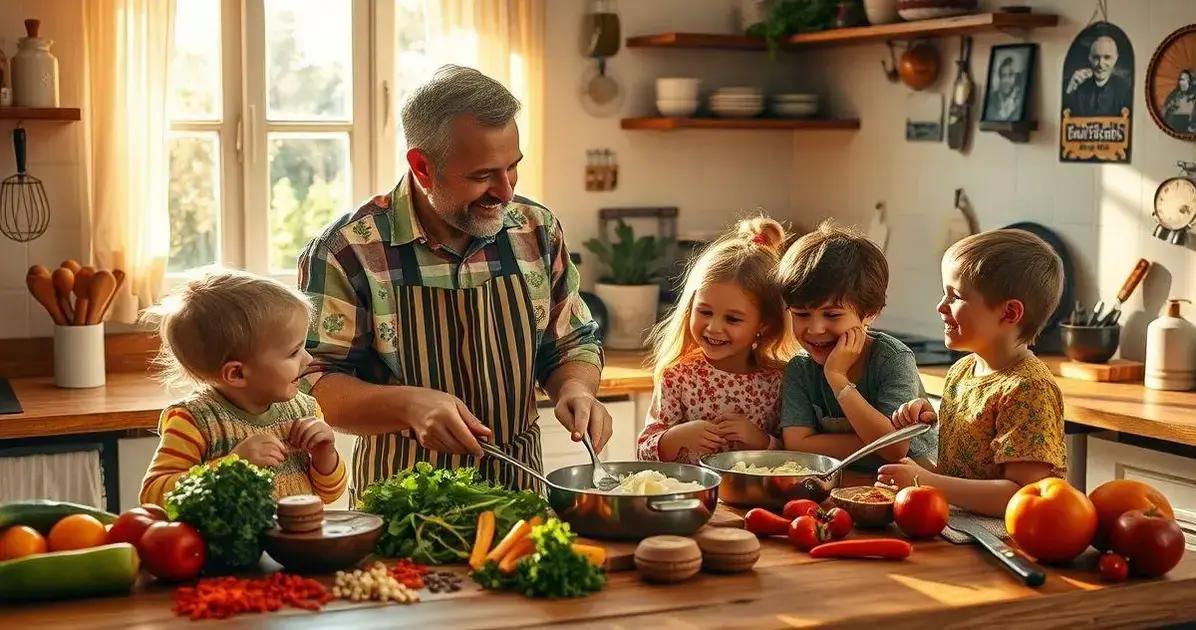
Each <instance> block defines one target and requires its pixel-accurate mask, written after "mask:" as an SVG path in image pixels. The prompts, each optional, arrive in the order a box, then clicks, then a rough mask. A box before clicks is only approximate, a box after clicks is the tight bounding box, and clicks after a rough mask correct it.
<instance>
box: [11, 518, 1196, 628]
mask: <svg viewBox="0 0 1196 630" xmlns="http://www.w3.org/2000/svg"><path fill="white" fill-rule="evenodd" d="M1095 560H1096V553H1095V551H1092V550H1089V553H1088V555H1087V556H1084V557H1081V559H1080V560H1078V561H1077V563H1076V565H1075V566H1074V567H1069V568H1065V569H1059V568H1048V577H1047V582H1046V584H1045V585H1044V586H1042V587H1041V588H1038V589H1031V588H1028V587H1026V586H1023V585H1022V584H1021V583H1020V582H1018V581H1017V580H1016V579H1015V578H1014V577H1013V576H1012V575H1011V574H1010V573H1009V572H1007V571H1006V570H1005V569H1003V568H1001V566H1000V565H999V564H998V563H997V562H996V561H995V560H994V559H993V558H991V557H989V556H988V555H987V554H985V553H984V552H983V551H982V550H981V548H979V547H976V546H970V545H953V544H951V543H949V542H946V541H944V540H941V539H939V540H934V541H930V542H920V543H916V544H915V549H914V553H913V555H912V556H910V558H909V559H907V560H903V561H873V560H811V559H810V557H809V556H808V555H807V554H804V553H799V552H797V551H795V550H794V549H793V548H792V547H791V546H790V545H789V544H788V543H787V542H785V541H784V540H783V539H775V540H767V541H764V549H763V552H762V554H761V557H760V561H759V563H758V564H757V565H756V568H755V570H754V571H751V572H748V573H744V574H739V575H731V576H720V575H712V574H707V573H699V574H698V575H697V576H696V577H694V578H693V579H691V580H689V581H686V582H683V583H681V584H674V585H653V584H648V583H645V582H643V581H642V580H641V579H640V577H639V575H638V574H637V573H636V572H635V571H627V572H620V573H612V574H610V575H609V582H608V584H607V587H606V589H605V590H604V591H602V592H600V593H597V594H595V595H592V596H590V597H586V598H583V599H568V600H533V599H528V598H525V597H523V596H522V595H518V594H510V593H501V594H500V593H490V592H486V591H482V590H480V589H478V588H477V587H476V586H475V585H474V584H473V583H472V581H469V580H466V582H465V587H464V588H463V589H462V590H461V591H459V592H457V593H446V594H438V595H437V594H431V595H430V594H428V593H427V591H424V592H423V596H424V598H425V599H424V601H423V602H420V603H418V604H413V605H409V606H402V605H396V604H390V605H385V606H383V605H370V604H352V603H348V602H343V603H342V602H336V603H333V604H330V605H329V606H327V607H326V608H325V609H324V610H323V611H322V612H319V613H309V612H306V611H300V610H294V609H283V610H280V611H278V612H275V613H266V614H250V615H242V616H239V617H235V618H232V619H230V620H227V621H225V622H223V623H221V622H212V621H204V622H190V621H187V620H185V619H182V618H179V617H176V616H175V615H174V614H173V613H172V612H171V610H170V607H171V597H172V590H171V589H170V588H169V587H165V586H158V585H153V586H150V587H148V588H145V589H142V590H139V591H138V592H136V593H135V594H134V595H132V596H116V597H107V598H100V599H90V600H79V601H72V602H57V603H42V604H25V605H17V606H9V607H0V610H3V613H2V617H3V619H4V621H5V625H6V626H8V627H16V628H21V627H27V628H33V627H36V628H38V629H39V630H44V629H50V628H88V629H89V630H92V629H96V628H116V627H120V628H157V627H167V626H170V627H194V628H204V627H209V626H210V627H226V626H228V625H235V626H242V627H254V628H264V627H280V628H327V627H353V628H355V629H364V628H391V627H421V628H445V629H447V628H452V629H457V628H519V627H530V626H537V625H569V626H574V625H580V626H588V627H604V628H609V627H622V628H630V627H636V628H645V629H647V628H659V627H667V628H753V629H761V628H793V627H804V626H815V625H825V626H829V627H835V628H870V629H876V628H884V629H885V630H890V629H895V628H928V627H929V628H934V627H940V628H943V627H1018V628H1023V629H1026V628H1047V627H1072V628H1080V627H1120V628H1125V627H1151V626H1156V627H1157V626H1159V625H1164V624H1170V623H1177V622H1182V621H1192V620H1196V606H1194V605H1193V604H1192V598H1191V596H1192V593H1196V556H1191V557H1188V558H1186V559H1185V560H1184V561H1183V562H1182V563H1181V564H1180V565H1179V566H1178V567H1176V568H1175V569H1174V570H1173V571H1172V572H1171V573H1170V574H1168V575H1167V576H1166V577H1164V578H1160V579H1155V580H1130V581H1129V582H1126V583H1123V584H1118V585H1113V586H1110V585H1106V584H1103V583H1101V582H1100V581H1099V579H1098V577H1097V574H1096V571H1095V570H1094V569H1093V568H1092V567H1093V565H1094V564H1095ZM325 577H327V576H325ZM327 581H329V582H330V578H328V579H327ZM193 624H194V625H193Z"/></svg>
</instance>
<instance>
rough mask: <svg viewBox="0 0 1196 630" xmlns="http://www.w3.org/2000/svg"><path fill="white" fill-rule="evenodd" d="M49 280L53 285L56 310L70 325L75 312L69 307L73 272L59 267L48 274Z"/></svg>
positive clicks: (73, 284) (72, 287) (73, 278)
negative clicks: (56, 303)
mask: <svg viewBox="0 0 1196 630" xmlns="http://www.w3.org/2000/svg"><path fill="white" fill-rule="evenodd" d="M50 280H51V281H52V282H53V284H54V295H55V297H56V298H57V299H58V309H59V310H60V311H62V316H63V319H65V320H66V323H68V324H70V323H71V322H72V321H73V320H74V319H75V310H74V308H73V307H72V306H71V293H72V291H74V289H75V272H73V271H71V270H70V269H68V268H66V267H59V268H57V269H55V270H54V272H53V273H51V274H50Z"/></svg>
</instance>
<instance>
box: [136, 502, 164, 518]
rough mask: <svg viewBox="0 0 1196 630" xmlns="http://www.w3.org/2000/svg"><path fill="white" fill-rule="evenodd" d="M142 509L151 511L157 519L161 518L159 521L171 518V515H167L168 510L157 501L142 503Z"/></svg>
mask: <svg viewBox="0 0 1196 630" xmlns="http://www.w3.org/2000/svg"><path fill="white" fill-rule="evenodd" d="M134 509H136V508H134ZM141 509H143V510H145V511H146V512H149V514H150V516H152V517H154V519H155V520H159V521H169V520H170V517H169V516H167V515H166V510H165V509H163V508H162V506H160V505H158V504H156V503H142V504H141Z"/></svg>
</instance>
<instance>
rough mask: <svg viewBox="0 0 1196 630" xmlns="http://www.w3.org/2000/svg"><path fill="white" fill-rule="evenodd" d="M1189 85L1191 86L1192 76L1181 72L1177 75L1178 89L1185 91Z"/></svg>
mask: <svg viewBox="0 0 1196 630" xmlns="http://www.w3.org/2000/svg"><path fill="white" fill-rule="evenodd" d="M1191 87H1192V78H1191V77H1189V76H1188V73H1186V72H1181V73H1180V75H1179V91H1180V92H1187V91H1188V89H1189V88H1191Z"/></svg>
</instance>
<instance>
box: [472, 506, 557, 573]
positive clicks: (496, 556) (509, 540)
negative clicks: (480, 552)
mask: <svg viewBox="0 0 1196 630" xmlns="http://www.w3.org/2000/svg"><path fill="white" fill-rule="evenodd" d="M543 520H544V519H541V518H540V517H539V516H533V517H532V518H531V519H530V520H527V521H522V520H521V521H519V522H517V523H515V524H514V525H512V526H511V531H509V532H507V535H506V536H504V537H503V539H502V542H500V543H498V546H497V547H495V548H494V549H491V550H490V553H488V554H486V560H485V561H484V562H483V563H482V564H486V562H498V561H500V560H502V559H503V556H506V555H507V552H509V551H510V550H511V547H513V546H514V545H515V543H517V542H519V541H520V540H522V539H524V538H526V537H527V535H528V534H530V533H532V527H535V526H536V525H539V524H540V523H541V522H543Z"/></svg>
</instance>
